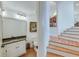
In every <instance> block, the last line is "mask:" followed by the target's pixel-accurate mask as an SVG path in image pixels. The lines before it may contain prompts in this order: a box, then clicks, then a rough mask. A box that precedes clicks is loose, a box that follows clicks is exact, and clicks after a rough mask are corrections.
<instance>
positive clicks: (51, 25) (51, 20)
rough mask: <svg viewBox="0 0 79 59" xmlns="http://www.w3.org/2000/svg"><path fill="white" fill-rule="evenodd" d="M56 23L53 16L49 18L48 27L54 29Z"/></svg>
mask: <svg viewBox="0 0 79 59" xmlns="http://www.w3.org/2000/svg"><path fill="white" fill-rule="evenodd" d="M56 26H57V23H56V16H53V17H51V18H50V27H56Z"/></svg>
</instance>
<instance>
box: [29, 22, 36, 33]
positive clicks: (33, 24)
mask: <svg viewBox="0 0 79 59" xmlns="http://www.w3.org/2000/svg"><path fill="white" fill-rule="evenodd" d="M30 32H37V22H30Z"/></svg>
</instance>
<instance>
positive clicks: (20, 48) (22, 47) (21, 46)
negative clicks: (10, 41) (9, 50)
mask: <svg viewBox="0 0 79 59" xmlns="http://www.w3.org/2000/svg"><path fill="white" fill-rule="evenodd" d="M17 51H18V56H21V55H22V54H24V53H26V45H25V41H20V42H18V45H17Z"/></svg>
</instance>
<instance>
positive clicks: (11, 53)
mask: <svg viewBox="0 0 79 59" xmlns="http://www.w3.org/2000/svg"><path fill="white" fill-rule="evenodd" d="M5 52H6V56H7V57H15V56H18V52H17V50H16V44H15V43H12V44H8V45H6V46H5Z"/></svg>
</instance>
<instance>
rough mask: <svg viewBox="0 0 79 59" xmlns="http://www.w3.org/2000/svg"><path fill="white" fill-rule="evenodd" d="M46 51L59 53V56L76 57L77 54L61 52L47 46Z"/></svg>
mask: <svg viewBox="0 0 79 59" xmlns="http://www.w3.org/2000/svg"><path fill="white" fill-rule="evenodd" d="M47 51H48V52H51V53H55V54H58V55H61V56H64V57H78V56H77V55H73V54H70V53H67V52H63V51H58V50H55V49H51V48H48V50H47Z"/></svg>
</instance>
